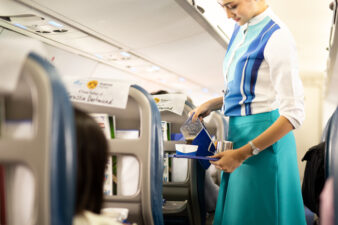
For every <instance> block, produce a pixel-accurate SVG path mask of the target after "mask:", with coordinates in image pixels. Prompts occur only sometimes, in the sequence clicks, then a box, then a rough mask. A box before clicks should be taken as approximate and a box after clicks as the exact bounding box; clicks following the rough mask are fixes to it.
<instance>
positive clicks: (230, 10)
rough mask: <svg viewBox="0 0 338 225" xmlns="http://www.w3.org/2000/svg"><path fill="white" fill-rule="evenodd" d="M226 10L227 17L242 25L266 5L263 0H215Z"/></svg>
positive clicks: (260, 11)
mask: <svg viewBox="0 0 338 225" xmlns="http://www.w3.org/2000/svg"><path fill="white" fill-rule="evenodd" d="M217 1H218V3H219V4H220V5H221V6H222V7H223V8H224V10H225V11H226V13H227V15H228V18H230V19H233V20H234V21H236V22H237V23H238V25H244V24H245V23H247V22H248V21H249V20H250V19H251V18H253V17H255V16H257V15H258V14H260V13H262V12H263V11H264V10H265V9H266V8H267V7H268V6H267V4H266V2H265V0H217Z"/></svg>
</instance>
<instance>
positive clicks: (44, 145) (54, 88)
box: [0, 53, 76, 225]
mask: <svg viewBox="0 0 338 225" xmlns="http://www.w3.org/2000/svg"><path fill="white" fill-rule="evenodd" d="M18 66H20V65H18ZM0 99H1V105H0V107H1V136H0V162H1V164H2V165H3V168H4V172H5V176H4V177H5V180H4V186H3V188H4V189H2V191H4V192H5V193H4V194H5V198H2V203H3V204H2V205H4V206H5V211H6V212H5V213H6V214H5V220H6V224H37V225H38V224H52V225H58V224H65V225H71V224H72V221H73V214H74V206H75V185H76V146H75V141H76V138H75V127H74V118H73V107H72V105H71V103H70V101H69V97H68V95H67V92H66V90H65V88H64V86H63V84H62V82H61V81H60V79H59V77H58V74H57V72H56V70H55V68H54V67H53V66H52V65H51V64H50V63H49V62H48V61H46V60H45V59H43V58H42V57H40V56H39V55H37V54H35V53H30V54H29V55H28V57H27V58H26V59H25V61H24V63H23V66H22V69H21V74H20V76H19V80H18V83H17V86H16V88H15V90H14V91H13V92H10V93H4V94H2V96H0ZM23 127H24V128H23ZM22 128H23V130H24V132H22V131H20V129H22ZM18 132H19V133H20V132H21V134H19V135H18ZM23 171H25V172H23ZM21 179H23V180H24V181H27V183H26V182H24V181H21V182H18V181H20V180H21ZM27 179H28V180H27ZM30 182H34V184H33V185H31V184H30ZM18 185H21V186H18ZM22 185H25V186H22ZM16 190H19V191H20V192H21V194H20V193H16V192H15V191H16ZM22 196H23V197H28V202H27V201H26V200H27V198H26V199H21V198H20V197H22ZM25 206H28V207H31V208H22V207H25ZM18 207H19V208H20V207H21V209H18ZM20 210H21V211H20ZM26 211H28V212H30V214H25V216H23V215H22V214H21V213H18V212H26ZM2 212H3V211H2ZM2 216H3V215H2Z"/></svg>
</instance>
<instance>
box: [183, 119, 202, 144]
mask: <svg viewBox="0 0 338 225" xmlns="http://www.w3.org/2000/svg"><path fill="white" fill-rule="evenodd" d="M192 116H193V115H191V116H190V117H189V118H188V119H187V120H186V121H185V122H184V123H183V125H182V126H181V128H180V131H181V133H182V134H183V136H184V139H185V140H186V141H187V142H188V143H189V142H192V140H194V139H195V137H196V136H197V135H198V134H199V133H200V132H201V130H202V129H203V125H202V123H201V121H200V120H199V119H197V120H196V121H194V122H193V121H192Z"/></svg>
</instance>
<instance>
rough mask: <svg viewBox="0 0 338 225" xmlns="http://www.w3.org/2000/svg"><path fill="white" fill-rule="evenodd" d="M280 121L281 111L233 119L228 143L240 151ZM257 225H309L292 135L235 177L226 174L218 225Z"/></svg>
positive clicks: (216, 223) (220, 193) (217, 211)
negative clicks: (306, 218)
mask: <svg viewBox="0 0 338 225" xmlns="http://www.w3.org/2000/svg"><path fill="white" fill-rule="evenodd" d="M278 117H279V113H278V111H277V110H275V111H272V112H267V113H260V114H255V115H249V116H244V117H240V116H238V117H230V121H229V137H228V139H229V140H230V141H232V142H233V143H234V148H235V149H236V148H239V147H241V146H243V145H245V144H247V143H248V142H249V141H250V140H252V139H254V138H255V137H257V136H258V135H259V134H261V133H262V132H263V131H265V130H266V129H267V128H268V127H269V126H270V125H271V124H272V123H273V122H274V121H276V120H277V118H278ZM256 224H257V225H306V221H305V213H304V206H303V199H302V195H301V186H300V179H299V172H298V164H297V153H296V143H295V139H294V136H293V133H292V132H290V133H288V134H287V135H285V136H284V137H283V138H282V139H281V140H279V141H278V142H276V143H275V144H273V145H272V146H270V147H269V148H267V149H265V150H264V151H262V152H261V153H259V154H258V155H256V156H252V157H250V158H249V159H247V160H246V161H244V163H243V164H242V165H241V166H240V167H238V168H237V169H236V170H235V171H234V172H233V173H231V174H227V173H224V174H222V180H221V186H220V192H219V195H218V200H217V206H216V212H215V218H214V225H256Z"/></svg>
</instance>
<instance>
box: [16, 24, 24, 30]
mask: <svg viewBox="0 0 338 225" xmlns="http://www.w3.org/2000/svg"><path fill="white" fill-rule="evenodd" d="M14 26H17V27H20V28H22V29H25V30H27V27H25V26H24V25H22V24H19V23H14Z"/></svg>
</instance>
